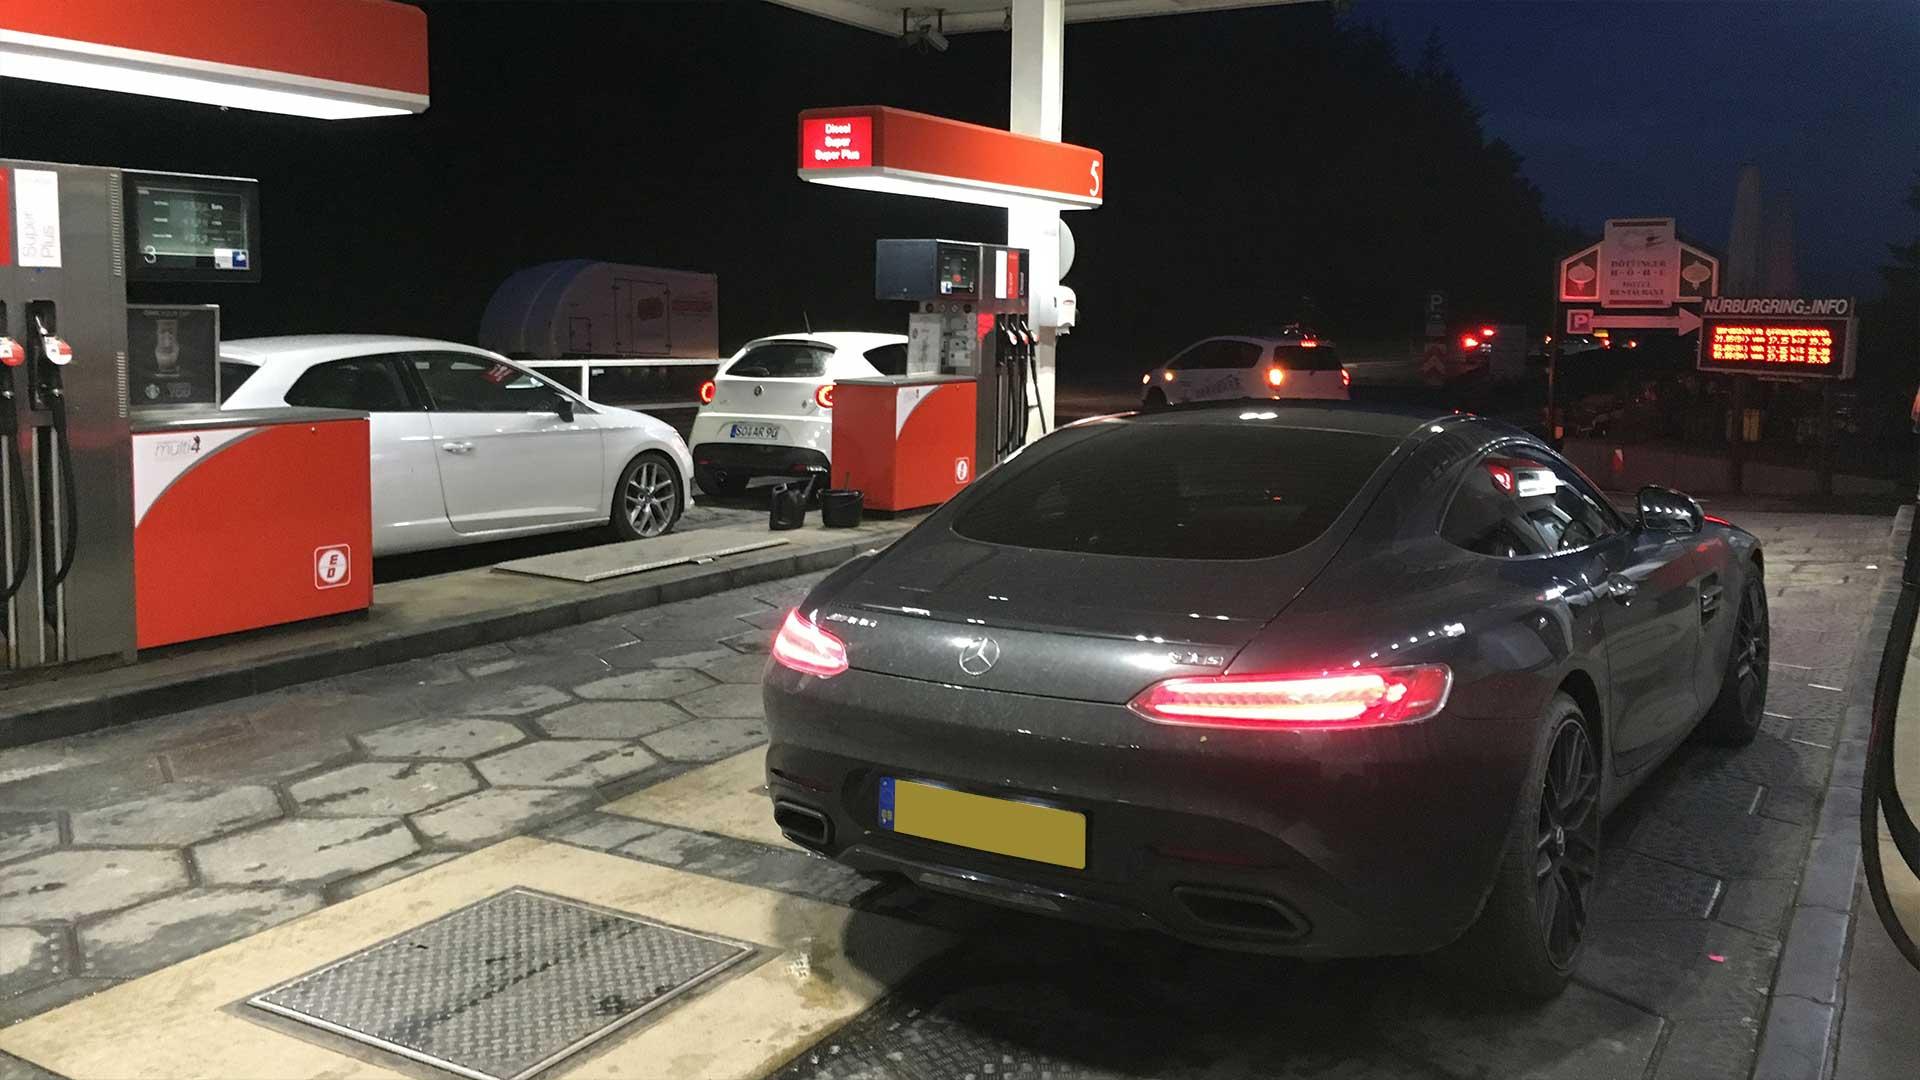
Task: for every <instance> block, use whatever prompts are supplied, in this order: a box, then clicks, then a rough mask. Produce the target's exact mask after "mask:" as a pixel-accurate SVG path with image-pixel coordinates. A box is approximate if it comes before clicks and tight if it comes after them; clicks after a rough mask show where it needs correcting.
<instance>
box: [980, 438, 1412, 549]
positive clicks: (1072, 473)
mask: <svg viewBox="0 0 1920 1080" xmlns="http://www.w3.org/2000/svg"><path fill="white" fill-rule="evenodd" d="M1396 442H1397V440H1395V439H1391V438H1387V437H1384V436H1379V435H1362V434H1355V433H1351V432H1335V431H1308V430H1301V429H1298V428H1283V427H1276V426H1273V425H1270V424H1268V423H1266V422H1264V421H1262V420H1259V419H1252V420H1248V421H1244V422H1242V423H1238V424H1211V423H1209V424H1133V423H1114V424H1108V425H1101V426H1100V428H1098V429H1097V430H1095V431H1094V432H1092V433H1091V434H1089V435H1088V436H1087V437H1085V438H1084V439H1082V440H1081V441H1080V442H1078V443H1076V444H1074V445H1072V446H1069V447H1067V448H1065V449H1063V450H1060V451H1058V452H1056V453H1052V454H1047V455H1045V456H1043V457H1040V458H1036V459H1028V460H1025V461H1021V462H1018V463H1016V464H1015V465H1014V466H1013V468H1014V469H1016V470H1017V471H1016V472H1015V473H1014V474H1013V475H1011V476H1008V477H1006V478H1005V479H1004V480H1003V481H1002V482H1001V483H998V484H995V485H993V486H992V488H991V489H989V490H987V491H985V492H983V493H982V495H981V497H980V498H978V499H977V500H975V501H973V502H972V503H971V504H970V505H968V506H967V507H966V508H965V509H964V510H963V511H962V512H961V514H960V516H959V517H958V518H956V519H955V521H954V523H953V528H954V531H955V532H957V533H959V534H960V535H961V536H964V537H967V538H969V539H972V540H981V541H985V542H987V543H991V544H1010V545H1014V546H1018V547H1031V548H1045V549H1048V550H1052V551H1078V552H1085V553H1087V554H1092V555H1132V556H1140V557H1146V558H1158V559H1261V558H1267V557H1270V556H1274V555H1281V554H1284V553H1286V552H1289V551H1292V550H1294V549H1295V548H1298V547H1301V546H1303V545H1305V544H1307V543H1310V542H1311V541H1312V540H1313V539H1314V538H1315V537H1318V536H1319V535H1320V534H1321V533H1323V532H1325V531H1326V528H1327V526H1328V525H1330V524H1332V523H1333V519H1334V518H1336V517H1339V516H1340V512H1341V511H1342V510H1344V509H1346V506H1347V504H1348V503H1349V502H1351V501H1353V496H1354V494H1355V493H1357V492H1358V491H1359V490H1360V488H1361V486H1362V485H1363V484H1365V483H1366V481H1367V477H1369V476H1370V475H1372V473H1373V470H1374V469H1375V468H1376V467H1377V466H1378V465H1379V464H1380V462H1381V461H1383V460H1384V459H1385V458H1386V457H1387V455H1388V454H1389V453H1391V452H1392V451H1393V447H1394V445H1395V443H1396Z"/></svg>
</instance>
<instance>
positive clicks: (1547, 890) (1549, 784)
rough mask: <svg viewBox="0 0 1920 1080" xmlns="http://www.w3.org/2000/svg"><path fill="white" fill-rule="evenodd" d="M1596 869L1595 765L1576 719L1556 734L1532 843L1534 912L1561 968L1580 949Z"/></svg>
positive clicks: (1597, 783)
mask: <svg viewBox="0 0 1920 1080" xmlns="http://www.w3.org/2000/svg"><path fill="white" fill-rule="evenodd" d="M1599 871H1600V768H1599V763H1598V760H1597V759H1596V758H1595V756H1594V752H1593V744H1592V743H1591V741H1589V740H1588V738H1587V732H1586V729H1585V728H1584V727H1582V726H1581V724H1580V722H1579V721H1578V720H1576V719H1571V718H1570V719H1568V720H1567V722H1566V723H1564V724H1562V725H1560V730H1559V731H1558V732H1556V733H1555V735H1554V740H1553V748H1552V750H1551V751H1549V753H1548V756H1547V775H1546V779H1545V781H1544V782H1543V784H1542V789H1541V792H1540V822H1539V831H1538V833H1537V834H1536V837H1535V842H1534V913H1535V915H1536V916H1537V917H1538V919H1539V928H1540V934H1541V938H1542V941H1543V943H1544V944H1545V946H1546V950H1547V956H1548V957H1549V958H1550V959H1552V961H1553V963H1554V965H1555V966H1557V967H1566V966H1567V965H1568V964H1570V963H1571V962H1572V960H1573V955H1574V953H1575V952H1577V951H1579V948H1580V940H1581V937H1582V936H1583V935H1584V934H1585V933H1586V928H1587V917H1588V914H1589V912H1590V909H1591V906H1592V901H1593V886H1594V881H1595V879H1596V878H1597V877H1598V876H1599Z"/></svg>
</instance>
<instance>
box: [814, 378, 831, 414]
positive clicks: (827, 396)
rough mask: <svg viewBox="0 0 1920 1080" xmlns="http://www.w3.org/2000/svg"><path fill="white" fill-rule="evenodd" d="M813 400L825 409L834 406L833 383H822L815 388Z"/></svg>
mask: <svg viewBox="0 0 1920 1080" xmlns="http://www.w3.org/2000/svg"><path fill="white" fill-rule="evenodd" d="M813 400H814V402H815V404H817V405H819V406H820V407H821V408H823V409H831V408H833V384H832V383H821V384H820V385H819V386H816V387H814V388H813Z"/></svg>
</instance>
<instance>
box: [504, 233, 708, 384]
mask: <svg viewBox="0 0 1920 1080" xmlns="http://www.w3.org/2000/svg"><path fill="white" fill-rule="evenodd" d="M480 347H481V348H484V349H492V350H493V351H494V352H497V353H500V354H502V355H504V356H507V357H511V358H513V359H515V360H519V361H521V362H523V363H525V364H526V365H527V366H528V367H531V368H534V369H536V370H538V371H540V372H541V373H543V374H545V375H546V376H548V377H549V378H552V379H555V380H557V381H559V382H560V383H562V384H564V385H565V386H567V387H568V388H570V389H572V390H574V391H576V392H578V393H579V394H580V395H581V396H582V397H585V398H586V399H587V400H588V401H599V402H604V403H606V404H608V405H619V406H623V407H627V408H637V409H653V410H655V411H660V410H670V409H692V408H697V407H698V406H699V404H700V401H699V387H700V384H701V383H702V382H703V381H705V380H707V379H710V378H712V377H713V374H714V372H715V370H717V369H718V367H719V365H720V363H721V356H720V282H719V279H718V278H716V277H715V276H714V275H712V274H706V273H701V272H698V271H694V270H668V269H663V268H661V267H657V266H633V265H630V264H627V263H609V262H594V261H592V260H590V259H564V260H561V261H559V262H550V263H542V264H540V265H539V266H532V267H528V268H527V269H525V270H521V271H519V272H517V273H515V274H513V275H512V276H511V277H509V278H507V280H506V281H504V282H502V283H501V284H500V287H499V288H498V289H495V290H494V293H493V298H492V299H490V300H488V301H487V310H486V313H485V314H483V315H482V316H481V317H480Z"/></svg>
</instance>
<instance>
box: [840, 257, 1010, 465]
mask: <svg viewBox="0 0 1920 1080" xmlns="http://www.w3.org/2000/svg"><path fill="white" fill-rule="evenodd" d="M1027 266H1028V259H1027V252H1026V250H1025V249H1023V248H1011V247H1005V246H1002V245H998V244H976V243H971V242H967V241H955V240H881V241H878V242H877V243H876V245H875V249H874V294H875V296H877V297H878V298H879V299H882V300H910V301H915V302H916V304H917V308H916V310H915V312H914V314H913V315H911V316H910V317H909V320H908V322H909V327H908V329H909V333H908V335H907V337H908V345H907V350H908V353H907V370H908V372H909V373H910V374H952V375H968V376H972V377H973V379H974V381H975V384H976V392H977V395H978V396H977V404H976V408H975V424H976V432H975V434H976V438H975V450H976V455H977V460H978V461H979V462H980V464H981V467H982V468H985V467H987V466H990V465H993V464H996V463H998V462H1000V461H1004V460H1006V459H1007V458H1008V457H1009V456H1011V455H1012V454H1013V453H1014V452H1015V451H1017V450H1019V449H1020V447H1022V446H1024V445H1026V443H1027V440H1028V438H1029V436H1030V435H1032V434H1033V433H1032V431H1031V430H1030V421H1029V420H1028V413H1029V409H1030V407H1031V402H1033V401H1037V400H1038V399H1039V373H1038V371H1037V370H1036V368H1035V365H1034V356H1035V351H1036V350H1035V344H1036V342H1037V340H1038V339H1037V336H1036V335H1035V333H1034V330H1033V327H1032V325H1031V324H1029V323H1028V322H1027V304H1028V299H1027V298H1028V293H1027ZM1029 395H1031V396H1029ZM1040 426H1041V428H1042V433H1043V434H1044V430H1045V428H1046V427H1047V421H1046V418H1045V417H1044V416H1042V417H1041V418H1040Z"/></svg>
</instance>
